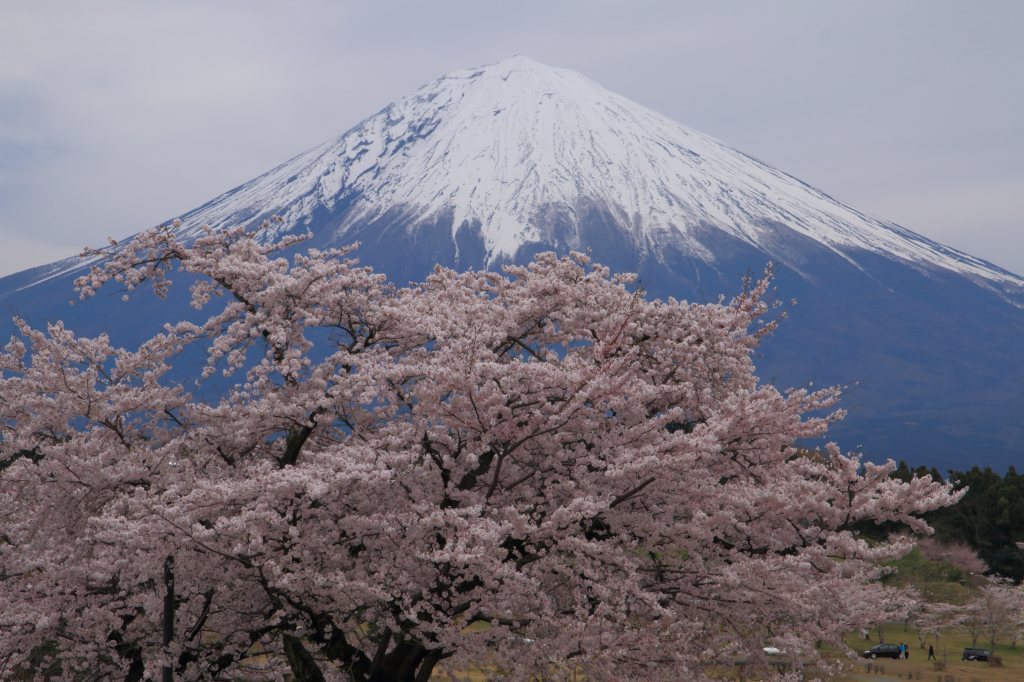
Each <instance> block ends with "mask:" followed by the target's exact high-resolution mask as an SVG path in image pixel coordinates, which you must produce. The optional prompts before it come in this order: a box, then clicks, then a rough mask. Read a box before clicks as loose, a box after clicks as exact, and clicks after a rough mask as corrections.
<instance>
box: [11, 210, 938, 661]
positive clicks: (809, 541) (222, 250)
mask: <svg viewBox="0 0 1024 682" xmlns="http://www.w3.org/2000/svg"><path fill="white" fill-rule="evenodd" d="M174 227H175V226H166V227H162V228H157V229H153V230H150V231H147V232H145V233H142V234H141V235H140V236H139V237H138V238H136V239H135V240H134V241H133V242H132V243H131V244H130V245H128V246H126V247H123V248H121V247H112V248H111V249H109V250H107V251H105V252H103V253H102V254H101V255H102V256H103V258H102V259H101V260H99V262H98V263H97V265H95V266H94V267H93V268H92V270H91V272H90V273H89V274H88V275H86V276H84V277H82V278H81V279H80V280H79V282H78V286H79V289H80V292H81V294H82V296H83V298H87V297H89V296H90V295H92V294H94V293H95V292H96V291H97V290H98V289H100V288H101V287H104V286H117V285H118V284H119V285H120V286H122V287H124V288H126V289H127V290H128V292H129V294H130V292H131V290H133V289H135V288H136V287H138V286H140V285H142V284H144V283H148V284H149V285H151V286H153V287H154V289H155V290H156V291H157V292H158V293H161V294H162V293H165V292H166V291H167V289H168V287H169V286H171V275H172V274H173V273H175V272H181V273H184V275H183V276H184V277H187V278H189V281H190V282H191V284H190V286H191V296H192V302H193V305H194V306H195V307H196V308H200V309H204V310H207V311H209V313H208V317H207V319H206V320H205V321H203V322H201V323H193V322H174V321H173V320H171V321H169V323H168V325H167V326H166V327H165V329H164V331H163V332H161V333H159V334H157V335H154V336H153V337H152V338H151V339H149V340H148V341H146V342H145V343H143V344H142V345H141V346H139V347H138V348H132V349H124V348H117V347H114V346H113V345H112V344H111V342H110V340H109V338H107V337H106V336H99V337H97V338H81V337H79V336H76V335H75V334H74V333H73V332H72V331H71V330H69V329H66V328H64V326H62V325H61V324H60V323H56V324H53V325H51V326H50V327H49V328H48V329H47V330H45V331H42V330H36V329H32V328H30V327H29V326H28V325H26V324H24V323H21V324H20V325H19V329H20V332H19V334H18V335H17V336H16V337H15V338H13V339H12V340H11V341H10V343H9V344H8V345H7V346H6V348H5V350H4V352H3V353H2V354H0V371H2V379H0V429H2V443H0V509H2V510H3V511H2V515H0V603H3V604H4V608H3V609H2V610H0V676H5V675H9V674H12V671H14V670H16V669H21V667H24V668H25V669H29V668H31V670H35V671H40V670H48V671H49V672H50V673H54V674H56V673H57V671H59V674H62V675H64V676H66V677H69V678H71V677H73V678H75V679H107V678H110V677H116V676H120V677H123V678H125V679H129V680H137V679H141V678H142V676H143V675H144V674H147V673H148V674H152V675H154V676H156V675H159V674H160V673H161V671H162V672H163V674H165V675H166V676H170V675H174V676H177V677H179V678H181V679H210V678H217V677H231V676H234V677H246V678H251V679H258V678H261V677H268V678H272V677H277V676H280V675H281V674H282V673H283V672H284V671H287V672H288V673H289V674H291V675H293V676H294V677H295V678H296V679H299V680H319V679H325V678H329V677H332V676H334V675H337V674H342V675H344V676H346V677H347V678H348V679H356V680H425V679H427V677H429V675H430V674H431V672H432V671H433V670H434V669H435V667H436V666H438V665H443V666H444V667H446V668H447V669H449V670H456V671H457V670H465V669H468V668H470V667H481V668H483V669H485V670H489V671H491V672H492V673H493V674H494V675H495V676H502V677H507V678H510V679H527V678H530V677H531V676H535V675H537V674H540V673H543V674H545V675H548V676H554V677H558V676H560V675H567V674H568V673H569V671H581V672H583V673H585V674H586V676H587V679H591V680H598V679H626V678H644V679H662V678H664V679H683V678H686V679H698V678H701V677H702V676H703V674H704V673H703V671H704V669H705V666H707V665H708V664H712V663H715V662H720V661H723V660H734V659H736V658H739V657H753V659H754V660H755V661H756V660H762V661H763V654H762V650H761V647H762V646H763V645H764V644H766V643H772V644H774V645H776V646H778V647H779V648H781V649H782V650H784V651H785V652H786V655H787V656H790V657H792V659H793V660H794V661H795V660H799V658H800V657H807V656H812V657H813V656H814V655H815V646H814V644H815V642H816V641H819V640H825V641H830V642H835V643H837V644H838V643H839V642H840V637H841V634H842V633H843V632H844V631H846V630H849V629H850V628H857V627H870V625H871V624H873V623H874V622H876V621H878V620H880V619H884V618H887V617H891V616H893V615H896V614H897V613H900V612H902V611H904V610H905V606H906V604H907V602H906V599H905V598H904V597H903V596H901V593H899V592H898V591H897V590H895V589H894V588H889V587H885V586H881V585H879V584H878V583H877V582H876V579H877V578H878V577H879V574H880V569H879V567H878V566H879V562H880V561H882V560H886V559H891V558H893V557H897V556H900V555H901V554H903V553H905V552H906V551H907V550H908V549H909V544H908V542H907V540H906V539H905V538H901V537H896V536H892V537H884V538H881V539H879V540H874V539H873V540H872V541H870V542H869V541H868V540H867V539H865V538H864V537H862V536H861V535H859V534H858V532H857V530H856V529H857V528H858V526H859V524H863V523H865V522H876V523H883V522H884V523H891V524H898V525H900V526H903V527H904V528H906V527H909V528H910V529H911V530H912V531H915V532H927V531H928V527H927V524H926V523H925V522H924V521H922V520H921V518H920V515H921V514H923V513H925V512H928V511H930V510H933V509H936V508H939V507H942V506H944V505H948V504H950V503H952V502H953V501H955V500H956V499H957V495H956V494H954V493H952V492H951V490H950V488H949V486H947V485H946V484H943V483H940V482H937V481H933V480H932V479H931V478H930V477H927V476H925V477H914V476H910V477H907V480H906V481H903V480H900V479H899V478H896V477H893V476H891V475H890V474H891V473H892V471H893V470H894V468H895V465H893V464H892V463H891V462H890V463H888V464H885V465H875V464H871V463H868V462H863V461H861V460H860V458H859V457H858V456H857V455H855V454H843V453H842V452H841V451H840V449H839V448H838V447H837V446H835V445H829V446H828V448H827V449H826V450H824V451H823V452H820V453H814V454H811V453H806V452H804V451H801V450H798V449H797V448H796V447H794V443H795V442H796V441H798V440H799V439H803V438H809V437H816V436H820V435H821V434H823V433H824V432H825V431H826V429H827V427H828V424H829V422H830V421H831V420H833V419H836V418H838V417H839V416H840V413H839V412H835V411H832V410H833V408H834V405H835V403H836V400H837V398H838V391H837V390H835V389H825V390H819V391H814V392H809V391H807V390H802V389H798V390H790V391H787V392H780V391H779V390H777V389H776V388H774V387H773V386H771V385H767V384H763V383H761V382H759V380H758V378H757V376H756V374H755V368H754V364H753V361H752V353H753V351H754V349H755V347H756V346H757V343H758V341H759V339H760V338H761V337H762V336H763V335H764V334H766V333H768V332H770V331H771V329H772V328H773V326H774V325H775V322H774V321H767V317H768V315H769V313H770V307H769V306H768V305H766V303H765V302H764V301H763V298H764V296H765V294H766V292H767V290H768V287H769V278H768V277H767V276H766V277H765V278H763V279H761V280H760V281H757V282H752V283H750V286H748V287H746V288H745V289H744V291H743V292H742V293H741V294H740V295H738V296H737V297H736V298H735V299H734V300H732V301H731V302H722V303H713V304H694V303H688V302H683V301H676V300H671V299H670V300H655V301H651V300H647V299H645V298H644V297H643V296H642V295H641V294H640V293H638V292H636V291H631V290H630V286H629V284H630V278H629V277H627V276H622V275H612V274H611V273H609V271H608V270H607V269H606V268H604V267H601V266H599V265H594V264H591V263H590V262H589V260H588V258H587V257H586V256H584V255H581V254H573V255H571V256H570V257H566V258H557V257H555V256H554V255H552V254H542V255H540V256H537V257H536V259H535V260H534V261H533V262H532V263H530V264H528V265H523V266H518V265H517V266H510V267H507V268H505V270H504V272H503V273H493V272H467V273H456V272H454V271H451V270H447V269H444V268H438V269H436V270H435V272H434V273H433V274H432V275H431V276H430V277H428V278H427V279H426V281H424V282H422V283H420V284H418V285H415V286H411V287H408V288H402V289H398V288H395V287H393V286H391V285H389V284H388V283H387V282H386V281H385V278H384V277H383V276H381V275H378V274H374V273H373V272H372V271H371V270H369V269H368V268H364V267H359V266H358V264H357V263H356V262H355V261H354V260H353V259H352V254H351V249H350V248H343V249H336V250H327V251H316V250H310V251H308V252H300V251H299V249H298V241H300V240H298V239H297V238H289V239H285V240H284V241H281V242H277V243H265V241H263V237H262V236H261V235H260V234H258V233H256V232H248V231H246V230H243V229H241V228H238V229H231V230H226V231H219V232H215V231H212V230H210V231H207V232H205V233H204V234H202V235H200V236H199V237H198V238H196V239H195V240H194V241H192V242H190V243H186V242H185V241H183V240H180V239H179V238H178V237H177V236H176V232H175V229H174ZM189 346H197V347H201V348H203V349H204V350H205V353H206V357H207V362H206V365H205V367H204V368H202V369H201V371H197V372H196V376H191V377H188V378H187V379H186V380H182V379H180V378H176V377H177V376H178V374H177V373H178V371H179V370H180V369H181V367H180V363H179V366H175V360H176V359H177V358H179V356H180V355H181V353H182V352H183V351H184V350H185V349H186V348H187V347H189ZM172 367H174V371H173V372H172ZM214 372H218V373H223V374H226V375H228V376H230V377H234V379H233V382H234V385H233V386H232V388H230V390H228V391H226V392H225V393H223V394H221V395H218V396H216V397H210V395H208V393H204V392H202V391H198V390H196V389H195V386H196V382H195V381H193V380H194V379H195V380H198V382H200V385H201V382H202V380H203V377H209V376H210V375H212V374H213V373H214ZM759 657H760V658H759Z"/></svg>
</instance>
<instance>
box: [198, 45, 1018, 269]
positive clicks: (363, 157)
mask: <svg viewBox="0 0 1024 682" xmlns="http://www.w3.org/2000/svg"><path fill="white" fill-rule="evenodd" d="M340 206H344V208H345V210H344V211H343V214H342V212H338V211H337V209H338V207H340ZM595 210H598V211H600V212H601V214H602V215H603V216H604V219H605V220H606V221H608V222H610V223H611V224H612V226H613V228H614V229H615V231H617V232H618V233H619V234H620V235H621V236H622V237H624V238H625V240H626V241H628V243H629V244H630V245H631V247H632V249H633V250H635V251H636V252H637V253H638V254H640V255H646V256H648V257H650V258H653V259H654V260H661V259H662V254H663V252H664V250H665V248H666V247H669V246H671V247H674V248H675V249H677V250H679V251H681V252H683V253H686V254H688V255H691V256H695V257H697V258H700V259H701V260H703V261H705V262H713V261H714V260H715V259H716V254H715V252H714V251H713V250H712V249H710V248H709V247H708V245H707V243H706V242H707V240H706V239H705V238H704V237H705V233H706V231H707V230H708V229H709V228H711V229H715V230H719V231H721V232H723V233H725V234H727V235H728V236H729V237H732V238H735V239H738V240H740V241H742V242H745V243H747V244H749V245H751V246H754V247H755V248H758V249H759V250H762V251H764V252H765V253H767V254H768V255H770V256H771V257H772V258H774V259H775V260H777V261H781V262H790V261H792V260H793V259H792V258H790V257H789V255H788V254H787V253H786V251H785V249H782V248H779V244H778V242H779V239H780V235H779V232H780V229H781V230H785V231H786V232H789V231H792V232H795V233H796V234H798V235H802V236H805V237H808V238H810V239H812V240H814V241H815V242H818V243H819V244H821V245H823V246H825V247H826V248H828V249H829V250H831V251H833V252H834V253H836V254H838V255H840V256H842V257H843V258H846V259H847V260H849V261H851V262H854V263H856V260H857V258H856V252H857V251H868V252H873V253H878V254H884V255H886V256H887V257H890V258H893V257H894V258H898V259H900V260H902V261H905V262H907V263H911V264H914V265H916V266H921V267H929V268H931V267H937V268H942V269H947V270H953V271H956V272H959V273H962V274H965V275H968V276H970V277H972V278H975V279H979V280H989V281H994V282H1000V283H1003V284H1009V285H1011V286H1024V280H1022V279H1021V278H1020V277H1017V276H1015V275H1013V274H1011V273H1008V272H1006V271H1003V270H1001V269H999V268H996V267H995V266H993V265H991V264H989V263H986V262H984V261H981V260H979V259H976V258H972V257H971V256H968V255H966V254H964V253H961V252H958V251H956V250H954V249H951V248H948V247H944V246H942V245H940V244H937V243H935V242H932V241H930V240H927V239H925V238H923V237H921V236H918V235H916V234H913V233H911V232H908V231H907V230H904V229H902V228H900V227H898V226H896V225H893V224H891V223H885V222H882V221H879V220H876V219H873V218H871V217H869V216H866V215H864V214H863V213H861V212H859V211H857V210H855V209H853V208H850V207H849V206H846V205H845V204H842V203H840V202H838V201H836V200H834V199H832V198H831V197H829V196H828V195H826V194H824V193H822V192H820V191H818V190H816V189H814V188H813V187H810V186H808V185H806V184H804V183H803V182H801V181H799V180H797V179H796V178H793V177H791V176H789V175H786V174H785V173H782V172H780V171H778V170H776V169H774V168H772V167H771V166H768V165H766V164H764V163H761V162H760V161H758V160H756V159H753V158H751V157H749V156H747V155H745V154H743V153H741V152H738V151H736V150H734V149H732V148H730V147H728V146H726V145H724V144H722V143H720V142H718V141H717V140H715V139H713V138H711V137H708V136H707V135H704V134H702V133H699V132H697V131H695V130H692V129H690V128H687V127H686V126H683V125H680V124H679V123H676V122H674V121H672V120H670V119H668V118H666V117H664V116H662V115H660V114H658V113H656V112H654V111H651V110H650V109H647V108H645V107H643V106H640V105H638V104H636V103H634V102H632V101H630V100H628V99H626V98H624V97H621V96H619V95H617V94H615V93H613V92H609V91H608V90H606V89H605V88H603V87H601V86H600V85H598V84H597V83H595V82H593V81H591V80H589V79H588V78H585V77H584V76H582V75H580V74H579V73H577V72H575V71H572V70H569V69H561V68H553V67H550V66H546V65H544V64H541V63H539V62H536V61H534V60H532V59H530V58H528V57H524V56H514V57H510V58H508V59H505V60H502V61H500V62H497V63H496V64H490V65H487V66H481V67H479V68H475V69H465V70H460V71H453V72H452V73H449V74H447V75H445V76H443V77H441V78H439V79H437V80H435V81H433V82H431V83H428V84H427V85H424V86H423V87H421V88H420V89H419V90H418V91H417V92H416V93H415V94H413V95H411V96H409V97H406V98H404V99H402V100H399V101H398V102H395V103H394V104H391V105H390V106H388V107H386V108H384V109H383V110H381V111H380V112H378V113H377V114H375V115H373V116H371V117H369V118H367V119H366V120H364V121H363V122H362V123H360V124H359V125H357V126H356V127H354V128H352V129H351V130H349V131H348V132H346V133H344V134H343V135H341V136H339V137H337V138H335V139H333V140H330V141H329V142H326V143H325V144H323V145H320V146H319V147H316V148H315V149H312V150H310V151H308V152H306V153H304V154H301V155H300V156H297V157H295V158H294V159H292V160H290V161H288V162H287V163H284V164H282V165H281V166H278V167H277V168H275V169H273V170H272V171H270V172H268V173H266V174H264V175H262V176H260V177H258V178H256V179H255V180H252V181H251V182H249V183H246V184H245V185H242V186H241V187H239V188H237V189H235V190H232V191H231V192H228V193H226V194H224V195H222V196H220V197H218V198H217V199H215V200H214V201H212V202H210V203H209V204H207V205H205V206H203V207H202V208H200V209H199V210H197V211H194V212H192V213H190V214H187V215H186V216H184V219H185V221H186V226H185V229H186V230H191V229H196V228H198V227H199V226H200V225H202V224H204V223H208V224H211V225H214V226H223V225H227V224H233V223H238V222H248V221H251V220H253V219H254V218H256V217H258V216H260V215H261V214H269V213H276V214H279V215H281V216H282V217H283V218H284V219H285V222H284V224H282V226H281V229H282V230H291V229H295V228H303V227H305V226H309V225H312V224H313V223H314V222H317V223H319V225H318V227H319V229H320V230H323V229H324V227H325V226H324V225H323V224H322V223H323V221H322V220H321V219H320V218H321V217H322V216H323V215H324V214H325V213H328V214H331V213H337V214H338V215H337V219H336V220H335V221H333V223H334V224H331V225H329V226H327V227H328V229H329V230H330V231H331V233H332V234H333V236H334V237H335V238H336V239H338V240H340V241H348V239H346V236H347V235H350V234H352V235H354V234H357V233H359V234H360V237H361V238H363V239H364V240H365V239H366V235H365V234H363V231H362V230H359V227H360V226H363V225H366V224H368V223H371V222H373V221H377V220H380V218H381V217H382V216H385V215H390V216H396V215H400V216H401V221H402V222H403V224H404V225H405V227H406V229H407V230H411V231H415V230H416V229H418V226H422V225H431V226H437V224H438V221H442V222H443V223H444V225H445V226H446V227H447V228H448V230H449V232H450V234H451V239H452V243H453V245H454V247H453V248H454V249H455V251H456V252H457V251H458V244H457V239H456V236H457V233H458V231H459V230H460V228H463V227H475V228H476V229H478V230H479V233H480V237H481V238H482V242H483V252H484V253H483V262H481V263H473V265H475V266H492V265H493V264H494V263H495V262H500V261H505V260H513V259H515V258H516V255H517V253H518V252H519V251H520V249H522V248H523V247H524V246H526V245H530V244H549V245H553V246H566V247H570V248H580V247H583V246H586V245H587V244H586V241H587V240H586V238H585V236H583V235H582V234H581V232H582V230H581V228H582V223H583V222H584V221H585V218H584V215H585V214H591V213H593V212H594V211H595ZM783 226H784V227H783ZM790 264H791V265H794V266H795V265H796V263H790Z"/></svg>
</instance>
